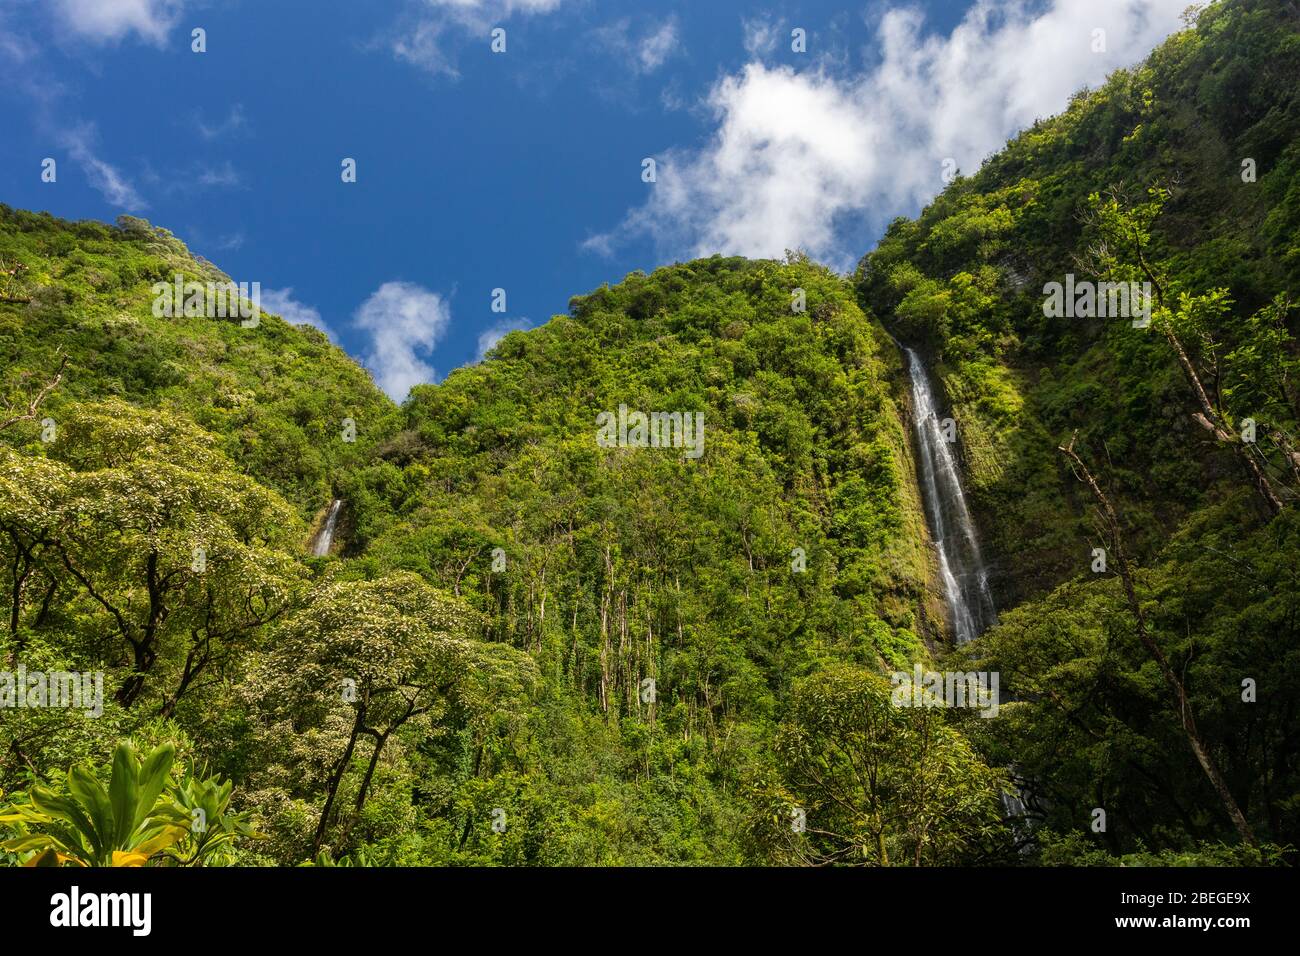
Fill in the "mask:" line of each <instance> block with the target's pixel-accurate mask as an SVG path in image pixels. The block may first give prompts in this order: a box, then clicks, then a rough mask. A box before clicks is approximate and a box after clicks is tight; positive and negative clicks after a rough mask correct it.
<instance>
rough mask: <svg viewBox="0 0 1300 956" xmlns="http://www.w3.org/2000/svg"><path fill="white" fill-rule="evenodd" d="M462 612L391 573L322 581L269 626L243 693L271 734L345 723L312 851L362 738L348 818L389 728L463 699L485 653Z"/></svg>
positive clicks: (430, 716) (429, 716) (357, 808)
mask: <svg viewBox="0 0 1300 956" xmlns="http://www.w3.org/2000/svg"><path fill="white" fill-rule="evenodd" d="M469 620H470V616H469V613H468V610H467V609H466V608H465V607H464V605H463V604H462V603H461V602H459V601H458V600H456V599H455V598H453V597H451V596H450V595H446V594H444V593H441V592H438V591H435V590H434V589H433V588H431V587H429V586H428V585H427V584H425V583H424V582H423V581H422V580H421V579H420V578H419V577H417V576H416V575H414V574H410V573H402V572H399V573H395V574H390V575H388V576H386V577H383V578H379V579H378V580H375V581H327V582H325V583H324V584H322V585H321V586H320V587H319V588H318V589H317V590H316V591H315V592H314V593H313V594H312V595H311V596H310V598H309V600H308V601H307V602H306V605H305V607H304V608H303V609H302V610H300V611H299V612H297V613H295V614H294V615H293V616H292V617H290V618H289V619H287V620H286V621H285V623H284V625H283V626H282V627H281V628H279V629H278V630H277V632H276V638H275V650H274V651H273V652H272V653H270V654H269V655H268V656H267V657H266V658H265V659H264V661H263V662H262V663H261V665H260V666H258V667H257V668H255V669H254V671H253V672H252V674H251V675H250V687H251V695H252V697H253V699H254V701H255V702H256V704H257V705H258V706H259V708H260V709H261V711H262V714H263V716H264V719H266V720H267V721H268V723H269V724H270V727H271V732H272V733H276V732H278V731H279V730H284V731H288V732H291V733H298V734H302V733H306V732H307V731H308V730H320V729H322V728H325V727H327V726H330V725H333V726H336V727H337V726H344V727H346V728H347V729H346V730H345V731H344V732H343V733H342V734H340V735H338V736H339V737H340V738H341V740H342V743H343V747H342V752H341V753H338V754H337V755H336V756H335V758H334V760H333V761H332V766H331V768H330V770H329V772H328V777H327V778H326V780H325V781H324V794H323V796H324V801H323V804H322V807H321V811H320V817H319V820H318V822H317V825H316V831H315V834H314V835H313V838H312V852H313V855H314V854H315V853H318V852H319V851H320V849H321V846H322V844H323V843H324V841H325V836H326V833H327V831H328V829H329V827H330V824H331V823H332V821H333V815H334V808H335V803H336V801H337V799H338V796H339V792H340V787H341V785H342V783H343V779H344V775H345V774H346V773H347V771H348V769H349V768H350V766H351V764H352V760H353V756H354V754H355V752H356V749H357V746H358V744H359V743H360V741H361V738H362V737H369V738H370V739H371V740H372V742H373V743H372V747H371V750H370V755H369V760H368V761H367V763H366V765H365V769H364V770H363V771H362V776H361V779H360V781H359V783H358V784H357V788H356V794H355V797H354V798H353V811H352V819H353V820H354V819H355V817H356V815H358V814H359V813H360V812H361V810H362V808H363V807H364V805H365V801H366V797H367V795H368V794H369V792H370V787H371V784H372V782H373V780H374V775H375V769H376V767H377V765H378V763H379V759H380V756H381V754H382V753H383V751H384V748H385V746H386V745H387V744H388V742H389V740H390V738H391V737H392V736H393V734H394V733H396V732H397V731H398V730H400V729H401V728H403V727H405V726H408V725H413V724H414V723H416V722H419V723H422V724H424V725H428V724H431V723H433V722H436V721H437V720H438V719H439V718H440V717H443V716H445V715H446V714H447V712H448V711H449V709H450V708H452V707H453V706H455V705H456V704H457V703H459V702H460V701H461V700H463V699H464V697H465V695H466V693H467V690H466V687H465V686H464V685H465V684H466V683H467V679H468V677H469V674H470V670H471V667H472V666H473V665H475V664H476V663H478V661H477V657H478V656H479V655H483V654H485V653H486V651H487V649H486V648H485V647H484V646H483V645H478V644H477V642H475V641H472V640H470V639H469V638H468V636H467V633H468V627H469ZM476 645H477V646H476ZM499 651H500V653H501V654H503V655H505V656H507V657H508V658H509V659H510V661H511V662H512V663H513V664H514V666H515V667H517V668H527V667H530V666H531V661H528V660H527V658H526V657H525V656H524V655H520V654H515V653H511V652H510V650H509V649H508V648H500V649H499ZM486 656H491V655H490V654H488V655H486ZM350 824H351V820H350V821H349V823H348V825H349V826H350ZM344 836H346V829H345V831H344Z"/></svg>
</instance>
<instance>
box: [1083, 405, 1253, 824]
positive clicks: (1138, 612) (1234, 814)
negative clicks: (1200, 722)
mask: <svg viewBox="0 0 1300 956" xmlns="http://www.w3.org/2000/svg"><path fill="white" fill-rule="evenodd" d="M1202 394H1204V393H1203V392H1202ZM1075 437H1077V433H1076V436H1075ZM1059 450H1060V451H1061V453H1062V454H1064V455H1065V456H1066V457H1067V458H1069V459H1070V461H1071V463H1072V464H1073V465H1074V467H1075V468H1076V469H1077V471H1076V475H1079V476H1080V478H1079V480H1080V481H1083V482H1084V483H1085V484H1087V486H1088V487H1089V489H1091V491H1092V494H1093V496H1094V497H1095V498H1096V499H1097V501H1098V502H1100V504H1101V508H1102V513H1103V515H1104V517H1105V521H1106V524H1107V525H1108V526H1109V528H1110V533H1111V540H1112V546H1113V548H1114V551H1115V563H1116V564H1117V565H1118V566H1119V575H1120V581H1121V582H1122V583H1123V586H1124V598H1125V600H1126V601H1127V603H1128V608H1129V612H1130V613H1131V614H1132V615H1133V622H1134V627H1135V629H1136V631H1137V637H1138V640H1139V641H1141V642H1142V646H1143V647H1145V648H1146V650H1147V653H1149V654H1150V655H1151V657H1152V659H1153V660H1155V662H1156V665H1157V666H1158V667H1159V668H1160V673H1161V674H1162V675H1163V676H1164V679H1165V683H1167V684H1168V685H1169V688H1170V690H1171V691H1173V694H1174V698H1175V699H1176V701H1177V703H1178V718H1179V721H1180V723H1181V724H1182V727H1183V733H1184V734H1185V735H1186V736H1187V743H1188V745H1189V746H1191V748H1192V753H1193V754H1195V755H1196V760H1197V762H1198V763H1199V764H1200V765H1201V769H1202V770H1203V771H1205V776H1206V777H1207V778H1209V781H1210V786H1212V787H1213V788H1214V792H1215V793H1216V794H1218V797H1219V800H1220V802H1222V804H1223V809H1224V810H1225V811H1226V812H1227V814H1228V817H1229V818H1230V819H1231V820H1232V825H1233V826H1234V827H1236V829H1237V833H1238V834H1240V836H1241V838H1242V839H1243V840H1245V841H1246V842H1247V843H1249V844H1251V845H1252V846H1254V845H1256V844H1257V841H1256V839H1255V833H1254V831H1253V830H1252V829H1251V826H1250V822H1249V821H1248V820H1247V819H1246V815H1245V814H1244V813H1242V812H1241V808H1240V807H1239V806H1237V801H1236V799H1235V798H1234V797H1233V795H1232V791H1231V790H1229V789H1228V784H1227V782H1226V781H1225V780H1224V779H1223V774H1221V773H1220V772H1219V767H1218V764H1216V763H1215V761H1214V756H1213V755H1212V754H1211V753H1210V750H1209V748H1208V747H1207V746H1206V745H1205V741H1204V740H1202V739H1201V734H1200V731H1199V730H1198V729H1197V726H1196V718H1195V716H1194V715H1193V713H1192V703H1191V701H1190V700H1189V699H1188V697H1187V689H1186V688H1185V687H1184V686H1183V682H1182V681H1181V680H1179V678H1178V675H1177V674H1176V673H1174V669H1173V668H1172V667H1171V666H1170V665H1169V660H1168V659H1167V658H1166V657H1165V654H1164V651H1162V650H1161V649H1160V645H1159V644H1157V643H1156V642H1155V639H1154V638H1152V637H1151V634H1150V633H1149V632H1148V631H1147V624H1146V615H1144V614H1143V613H1142V605H1141V604H1140V603H1139V602H1138V598H1137V590H1136V588H1135V587H1134V585H1133V575H1132V572H1131V571H1130V569H1129V564H1128V557H1127V556H1126V555H1125V553H1124V539H1123V536H1122V535H1121V533H1120V524H1119V517H1118V516H1117V515H1116V513H1115V509H1114V508H1113V507H1111V503H1110V499H1109V498H1107V497H1106V493H1105V492H1104V491H1102V490H1101V486H1100V485H1099V484H1097V479H1096V478H1094V477H1093V475H1092V472H1091V471H1090V470H1089V469H1088V466H1087V465H1085V464H1084V463H1083V459H1082V458H1080V457H1079V455H1078V453H1077V452H1075V450H1074V437H1072V438H1071V439H1070V444H1068V445H1062V446H1060V449H1059Z"/></svg>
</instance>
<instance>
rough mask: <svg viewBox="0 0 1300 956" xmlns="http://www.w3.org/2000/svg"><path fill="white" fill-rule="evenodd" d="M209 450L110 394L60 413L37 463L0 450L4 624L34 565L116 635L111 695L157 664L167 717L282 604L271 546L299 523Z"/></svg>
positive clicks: (127, 698) (167, 420) (288, 589)
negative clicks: (5, 545) (119, 663)
mask: <svg viewBox="0 0 1300 956" xmlns="http://www.w3.org/2000/svg"><path fill="white" fill-rule="evenodd" d="M214 446H215V442H214V439H213V438H212V437H211V436H210V435H208V434H206V433H205V432H203V431H201V430H200V429H198V428H197V427H195V426H194V425H192V424H190V423H188V422H186V421H185V420H183V419H181V418H179V417H176V416H174V415H172V414H170V413H167V412H163V411H156V410H153V411H145V410H141V409H137V408H134V407H132V406H130V405H127V404H126V403H124V402H119V401H109V402H103V403H99V404H90V405H73V406H69V407H67V408H66V409H64V410H63V411H62V412H61V414H60V419H59V421H58V422H57V430H56V437H55V440H54V441H53V442H52V443H51V444H49V446H48V455H49V457H48V458H39V457H35V458H33V457H28V456H21V455H17V454H14V453H12V452H9V451H7V450H6V451H4V452H3V453H0V454H2V455H3V462H2V464H3V467H0V529H3V530H5V531H6V532H7V535H8V537H9V540H10V544H11V546H12V549H13V553H12V555H6V557H7V558H8V560H9V563H10V564H11V567H12V568H13V569H14V574H13V579H14V583H13V587H12V588H11V591H10V595H9V597H10V601H11V608H10V622H11V627H12V628H13V630H14V631H15V632H17V630H18V622H19V621H20V619H21V618H22V614H23V607H24V604H26V603H28V602H27V598H26V589H25V587H24V584H25V581H26V578H27V577H29V576H30V574H31V571H30V568H31V566H32V565H34V564H35V563H36V562H37V561H38V560H39V566H40V568H41V570H42V572H43V573H44V574H45V575H47V576H49V577H50V578H51V579H52V580H55V579H57V580H59V581H62V582H63V583H65V584H66V585H67V586H68V589H69V590H70V591H72V592H75V593H76V594H77V595H78V598H79V599H80V600H81V601H82V602H84V605H85V607H84V610H85V611H87V612H89V613H90V616H91V619H92V621H93V623H91V624H90V625H89V627H90V629H93V630H98V629H100V628H102V627H106V628H107V630H108V631H109V633H112V634H115V636H116V637H117V639H119V640H120V641H121V644H120V645H119V646H118V652H119V653H120V651H121V650H125V651H126V653H127V656H128V660H129V664H128V667H129V671H128V673H127V675H126V676H125V677H124V678H123V679H122V681H121V683H120V685H119V687H118V689H117V692H116V695H115V696H116V699H117V700H118V702H119V703H121V704H122V705H123V706H124V707H131V706H132V705H133V704H134V703H135V702H136V701H137V700H138V699H139V697H140V695H141V693H142V692H143V691H144V689H145V687H146V685H147V683H148V682H149V680H150V678H151V675H153V674H154V671H155V669H156V666H157V665H158V662H159V661H160V660H165V661H166V663H167V664H168V667H169V670H170V671H171V672H172V673H171V675H170V676H171V681H170V682H169V684H168V685H167V686H166V687H165V688H159V699H160V704H159V707H160V711H161V712H162V713H163V714H164V715H169V714H171V713H172V712H173V711H174V710H175V707H176V705H177V703H178V702H179V700H180V699H181V698H182V697H183V696H184V695H185V694H186V693H188V692H190V691H192V690H193V688H194V686H195V684H196V682H197V681H198V680H199V678H200V677H201V676H203V675H205V674H206V673H207V672H209V671H211V670H213V669H215V668H216V667H217V666H218V665H220V664H221V663H222V662H223V661H225V660H227V659H229V657H230V655H231V654H232V653H233V652H234V650H235V649H236V648H237V647H240V646H246V645H247V644H249V643H250V642H251V641H252V639H253V638H254V637H255V635H256V634H257V633H258V631H259V629H260V628H261V627H263V626H264V625H266V624H267V623H269V622H270V621H273V620H274V619H275V618H277V617H278V616H279V615H280V614H281V613H282V612H283V610H284V609H285V608H286V607H287V606H288V605H289V603H290V601H291V600H292V596H293V594H294V592H295V589H296V586H295V581H296V579H297V578H299V577H300V576H301V575H302V574H303V573H304V572H303V571H302V569H301V568H300V567H298V566H297V565H296V564H295V562H294V561H293V559H292V557H291V556H290V555H289V554H288V553H286V552H285V551H284V550H282V548H283V547H285V546H286V545H288V544H289V542H291V541H293V540H294V537H295V534H294V533H295V531H297V530H299V522H298V519H297V517H296V516H295V514H294V513H293V511H292V510H291V509H290V508H289V506H288V505H287V504H286V503H285V502H284V501H283V500H282V499H280V497H279V496H278V495H276V494H275V493H274V492H271V491H268V490H266V489H265V488H262V487H261V486H260V485H258V484H257V483H256V482H254V481H252V480H251V479H249V478H246V477H245V476H243V475H241V474H239V473H238V471H237V470H236V469H235V468H234V466H233V464H232V463H231V462H230V461H229V460H228V459H227V458H225V456H224V455H222V454H220V453H219V452H218V451H217V450H216V449H215V447H214ZM34 489H39V490H38V491H34ZM95 618H98V620H94V619H95ZM38 619H39V614H38ZM95 643H96V644H99V642H98V641H96V642H95Z"/></svg>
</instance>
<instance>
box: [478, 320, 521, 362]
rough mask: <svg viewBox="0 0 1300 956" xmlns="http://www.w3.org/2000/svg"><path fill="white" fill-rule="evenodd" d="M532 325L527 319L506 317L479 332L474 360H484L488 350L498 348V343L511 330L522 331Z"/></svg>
mask: <svg viewBox="0 0 1300 956" xmlns="http://www.w3.org/2000/svg"><path fill="white" fill-rule="evenodd" d="M532 327H533V324H532V323H531V322H529V321H528V320H527V319H506V320H504V321H501V322H498V323H497V324H496V325H493V326H492V327H491V328H488V329H485V330H484V331H483V332H481V333H479V337H478V355H476V356H475V357H474V361H476V362H481V361H483V358H484V356H486V355H487V354H488V352H490V351H492V349H494V348H496V345H497V343H498V342H500V341H501V340H502V339H504V338H505V337H506V336H507V335H509V334H510V333H511V332H522V331H524V330H525V329H531V328H532Z"/></svg>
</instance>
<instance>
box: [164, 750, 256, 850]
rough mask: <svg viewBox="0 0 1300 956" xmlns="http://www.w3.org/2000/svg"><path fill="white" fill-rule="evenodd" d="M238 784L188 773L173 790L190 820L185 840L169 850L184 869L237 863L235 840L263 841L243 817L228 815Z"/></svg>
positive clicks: (234, 814)
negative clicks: (234, 857)
mask: <svg viewBox="0 0 1300 956" xmlns="http://www.w3.org/2000/svg"><path fill="white" fill-rule="evenodd" d="M233 792H234V784H232V783H231V782H230V781H229V780H225V781H223V780H222V779H221V778H220V777H202V778H200V777H198V776H195V775H194V774H193V773H191V772H190V771H189V770H186V772H185V777H184V778H183V779H182V780H181V782H180V783H179V784H177V785H176V787H175V788H174V789H173V790H172V799H173V800H174V801H175V802H176V805H177V806H179V807H180V808H181V809H182V810H183V811H184V812H185V814H186V815H187V817H188V818H189V827H188V830H187V832H186V834H185V838H184V839H183V840H181V841H179V842H178V843H177V844H176V845H175V846H174V847H172V848H171V849H169V850H167V855H168V857H170V858H171V859H173V860H174V861H176V862H177V863H179V864H180V865H182V866H193V865H198V866H202V865H204V864H207V865H217V866H221V865H226V864H229V863H231V862H232V860H233V855H234V853H233V851H234V843H235V840H236V839H237V838H239V837H259V836H261V834H260V833H257V832H256V831H255V830H254V829H253V828H252V827H251V826H250V825H249V824H248V821H247V819H246V818H245V816H244V815H243V814H240V813H230V812H228V810H229V807H230V796H231V794H232V793H233Z"/></svg>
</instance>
